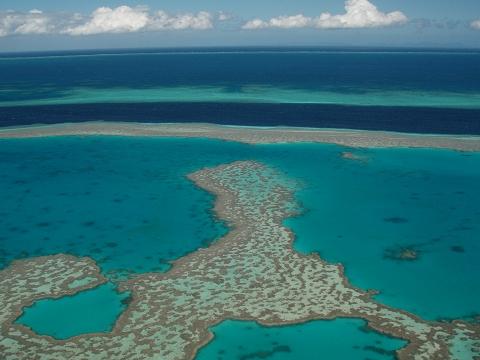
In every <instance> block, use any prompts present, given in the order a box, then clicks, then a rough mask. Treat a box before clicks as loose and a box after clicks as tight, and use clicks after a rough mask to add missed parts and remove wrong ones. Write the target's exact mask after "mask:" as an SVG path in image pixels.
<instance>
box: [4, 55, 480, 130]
mask: <svg viewBox="0 0 480 360" xmlns="http://www.w3.org/2000/svg"><path fill="white" fill-rule="evenodd" d="M86 120H105V121H120V120H121V121H143V122H211V123H220V124H236V125H290V126H311V127H335V128H359V129H376V130H379V129H382V130H395V131H405V132H417V133H456V134H480V52H475V51H466V52H460V51H448V50H445V51H427V50H425V51H420V50H408V49H403V50H401V51H400V50H378V49H376V50H374V49H336V50H335V49H321V48H297V49H283V48H279V49H275V48H267V49H243V48H238V49H236V48H229V49H223V50H220V49H202V50H200V49H183V50H174V49H170V50H145V51H117V52H112V51H110V52H108V51H104V52H102V51H84V52H59V53H31V54H3V55H0V126H13V125H19V124H32V123H56V122H75V121H86Z"/></svg>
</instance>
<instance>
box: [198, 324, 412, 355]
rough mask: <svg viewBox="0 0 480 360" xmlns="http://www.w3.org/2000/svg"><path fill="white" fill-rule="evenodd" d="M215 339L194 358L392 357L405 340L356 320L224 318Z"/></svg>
mask: <svg viewBox="0 0 480 360" xmlns="http://www.w3.org/2000/svg"><path fill="white" fill-rule="evenodd" d="M212 332H213V334H214V335H215V339H214V340H213V341H212V342H211V343H210V344H208V345H207V346H206V347H204V348H203V349H201V350H200V351H199V353H198V355H197V357H196V359H197V360H213V359H215V360H234V359H235V360H248V359H267V358H268V359H274V360H293V359H295V360H303V359H305V360H307V359H308V360H310V359H317V358H318V359H372V360H373V359H375V360H383V359H395V351H396V350H397V349H399V348H401V347H403V346H405V342H404V341H401V340H397V339H392V338H389V337H386V336H383V335H380V334H378V333H376V332H374V331H370V330H368V328H366V327H365V322H364V321H362V320H356V319H337V320H334V321H312V322H309V323H305V324H300V325H290V326H282V327H273V328H271V327H263V326H260V325H258V324H257V323H255V322H243V321H230V320H229V321H225V322H223V323H221V324H219V325H217V326H215V327H214V328H213V329H212Z"/></svg>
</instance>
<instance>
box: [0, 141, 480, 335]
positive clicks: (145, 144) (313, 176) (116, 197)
mask: <svg viewBox="0 0 480 360" xmlns="http://www.w3.org/2000/svg"><path fill="white" fill-rule="evenodd" d="M345 150H346V149H344V148H341V147H338V146H333V145H319V144H289V145H258V146H250V145H243V144H236V143H229V142H222V141H214V140H192V139H154V138H119V137H115V138H113V137H110V138H109V137H88V138H80V137H64V138H44V139H28V140H2V141H1V142H0V197H1V199H0V261H1V266H3V267H4V266H7V265H8V264H9V263H10V261H11V260H13V259H15V258H24V257H32V256H37V255H46V254H55V253H60V252H64V253H72V254H75V255H81V256H85V255H87V256H91V257H92V258H94V259H95V260H96V261H97V262H98V263H99V265H100V267H101V268H102V271H103V272H104V273H105V274H106V275H107V276H108V277H109V278H110V279H112V280H115V279H116V278H117V277H118V276H123V275H125V274H128V273H129V272H146V271H165V270H167V269H168V268H169V262H170V261H171V260H174V259H176V258H178V257H181V256H183V255H185V254H186V253H188V252H190V251H194V250H196V249H198V247H201V246H208V244H209V243H210V242H211V241H214V240H215V239H216V238H218V237H220V236H222V234H224V233H225V232H226V231H227V229H226V227H225V225H224V224H223V223H222V222H219V221H218V220H216V219H215V217H214V215H213V214H212V212H211V208H212V202H213V197H212V196H211V195H209V194H207V193H206V192H204V191H202V190H201V189H198V188H196V187H195V185H193V184H192V183H191V182H190V181H188V179H186V177H185V175H186V174H188V173H190V172H192V171H195V170H198V169H200V168H202V167H204V166H214V165H218V164H222V163H227V162H231V161H235V160H247V159H253V160H259V161H262V162H265V163H266V164H270V165H272V166H274V167H276V168H278V169H279V170H281V171H282V172H284V173H285V174H286V175H287V176H289V177H291V178H293V179H298V180H300V182H301V183H302V184H303V186H302V188H301V189H300V190H299V192H298V193H297V198H298V200H299V201H300V202H301V204H302V205H303V207H304V209H305V212H304V214H302V216H299V217H297V218H294V219H289V220H287V222H286V223H287V225H288V226H291V227H292V229H293V230H294V231H295V233H296V234H297V240H296V242H295V244H294V246H295V248H296V249H297V250H298V251H301V252H305V253H308V252H312V251H317V252H319V253H320V254H321V256H322V257H324V258H325V259H326V260H328V261H331V262H341V263H342V264H344V265H345V266H346V274H347V276H348V277H349V279H350V280H351V282H352V283H353V284H354V285H356V286H359V287H362V288H365V289H367V288H368V289H376V290H379V291H380V294H379V295H378V299H379V300H381V301H383V302H385V303H387V304H389V305H392V306H395V307H399V308H402V309H406V310H408V311H411V312H414V313H416V314H419V315H421V316H423V317H426V318H429V319H437V318H459V317H467V318H468V317H471V315H472V314H475V313H479V312H480V308H479V306H478V304H480V287H479V286H478V277H479V274H480V264H479V263H478V261H477V259H478V256H479V255H480V244H479V242H478V240H479V239H480V208H479V205H478V204H480V187H479V186H478V184H479V183H480V154H470V153H460V152H453V151H444V150H413V149H402V150H401V149H375V150H374V149H371V150H358V151H355V152H356V153H358V154H360V155H362V156H364V157H365V161H353V160H348V159H344V158H342V157H341V153H342V151H345ZM403 249H407V250H409V251H413V252H415V253H416V254H417V256H418V258H417V259H416V260H414V261H406V260H399V259H396V258H395V255H396V254H398V253H401V252H402V250H403ZM56 304H59V303H58V302H57V301H54V302H52V304H50V305H49V307H48V309H49V311H52V314H53V313H54V312H55V311H58V309H56V308H57V305H56ZM77 305H78V306H81V304H80V302H78V303H77ZM35 309H36V307H33V308H32V310H31V312H32V314H33V313H34V312H36V311H37V310H35ZM82 311H83V310H82ZM32 316H33V315H32ZM53 318H54V317H53ZM101 322H102V323H108V321H105V322H103V320H102V321H101ZM31 326H32V327H33V328H34V329H36V326H37V325H31ZM51 326H53V327H54V326H55V325H54V323H52V324H51ZM59 326H60V325H59ZM102 326H103V325H102ZM102 326H97V327H96V328H101V327H102ZM94 328H95V326H94ZM38 331H42V330H41V329H40V328H39V330H38ZM82 331H84V329H80V328H79V329H78V330H77V332H78V333H81V332H82ZM54 332H58V331H54ZM54 332H52V333H54ZM73 333H75V331H73Z"/></svg>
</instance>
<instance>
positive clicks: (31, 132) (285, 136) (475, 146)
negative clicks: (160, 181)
mask: <svg viewBox="0 0 480 360" xmlns="http://www.w3.org/2000/svg"><path fill="white" fill-rule="evenodd" d="M69 135H76V136H90V135H109V136H153V137H182V138H209V139H220V140H228V141H237V142H242V143H247V144H275V143H297V142H313V143H326V144H337V145H342V146H347V147H353V148H372V147H387V148H388V147H396V148H398V147H400V148H404V147H408V148H434V149H452V150H459V151H480V137H479V136H456V135H416V134H406V133H396V132H387V131H368V130H336V129H317V128H301V127H270V128H265V127H247V126H226V125H215V124H192V123H175V124H169V123H163V124H162V123H158V124H142V123H131V122H129V123H123V122H82V123H66V124H55V125H32V126H22V127H16V128H15V127H7V128H0V139H2V138H5V139H8V138H32V137H45V136H69ZM343 157H344V158H346V159H351V160H359V161H368V158H366V157H364V156H362V155H357V154H354V153H352V152H345V153H344V155H343Z"/></svg>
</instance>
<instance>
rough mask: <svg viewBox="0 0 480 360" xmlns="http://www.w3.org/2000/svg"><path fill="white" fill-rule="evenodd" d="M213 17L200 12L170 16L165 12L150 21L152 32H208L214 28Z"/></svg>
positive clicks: (149, 26)
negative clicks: (185, 30)
mask: <svg viewBox="0 0 480 360" xmlns="http://www.w3.org/2000/svg"><path fill="white" fill-rule="evenodd" d="M212 20H213V16H212V15H211V14H210V13H208V12H206V11H200V12H199V13H197V14H180V15H175V16H170V15H169V14H167V13H166V12H164V11H158V12H157V13H156V14H155V15H154V16H153V17H152V18H151V19H150V21H149V24H148V28H149V29H151V30H184V29H194V30H206V29H211V28H212V27H213V21H212Z"/></svg>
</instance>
